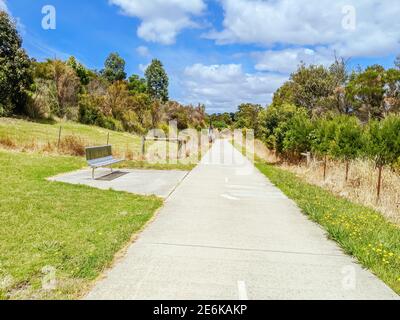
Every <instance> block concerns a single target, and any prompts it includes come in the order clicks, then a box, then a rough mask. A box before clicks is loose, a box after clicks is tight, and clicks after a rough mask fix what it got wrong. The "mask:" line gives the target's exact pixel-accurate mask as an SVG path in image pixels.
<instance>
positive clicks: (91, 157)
mask: <svg viewBox="0 0 400 320" xmlns="http://www.w3.org/2000/svg"><path fill="white" fill-rule="evenodd" d="M85 150H86V161H87V162H88V164H89V166H90V167H91V168H92V179H94V170H95V169H97V168H101V167H110V168H111V172H113V169H112V167H111V166H112V165H113V164H116V163H119V162H122V161H124V160H123V159H115V158H114V157H113V156H112V149H111V146H110V145H108V146H100V147H88V148H86V149H85Z"/></svg>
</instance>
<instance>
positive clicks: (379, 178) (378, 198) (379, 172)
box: [376, 165, 383, 202]
mask: <svg viewBox="0 0 400 320" xmlns="http://www.w3.org/2000/svg"><path fill="white" fill-rule="evenodd" d="M382 170H383V166H382V165H380V166H379V167H378V185H377V187H376V190H377V191H376V202H378V201H379V200H380V198H381V188H382Z"/></svg>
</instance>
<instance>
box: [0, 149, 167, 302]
mask: <svg viewBox="0 0 400 320" xmlns="http://www.w3.org/2000/svg"><path fill="white" fill-rule="evenodd" d="M84 165H85V162H84V161H83V160H82V159H79V158H75V157H60V156H43V155H40V154H25V153H17V152H3V151H0V168H1V175H0V221H1V224H0V299H24V298H40V299H42V298H44V299H73V298H77V297H79V296H80V295H81V294H82V293H83V292H84V291H85V290H86V288H87V287H88V286H89V285H90V284H91V283H92V281H93V280H94V279H95V278H96V277H97V276H98V275H99V274H100V273H101V271H103V270H104V269H105V268H106V267H107V266H109V265H110V263H111V262H112V260H113V258H114V256H115V253H116V252H118V251H119V250H120V249H122V248H123V247H124V246H125V245H126V244H127V243H128V242H129V240H130V239H131V237H132V235H134V234H135V233H136V232H138V231H139V230H141V228H142V227H143V226H144V225H145V224H146V222H148V221H149V219H150V218H151V217H152V216H153V214H154V213H155V211H156V210H157V209H158V208H159V207H160V206H161V205H162V201H161V200H160V199H158V198H156V197H144V196H136V195H132V194H128V193H123V192H116V191H111V190H108V191H104V190H98V189H95V188H90V187H86V186H76V185H68V184H63V183H58V182H49V181H47V180H45V179H46V178H47V177H50V176H54V175H57V174H59V173H62V172H67V171H71V170H75V169H79V168H81V167H82V166H84ZM46 266H51V267H53V268H55V270H56V279H57V286H56V289H55V290H43V289H42V280H43V279H44V278H43V277H44V273H43V271H45V270H44V269H43V268H44V267H46Z"/></svg>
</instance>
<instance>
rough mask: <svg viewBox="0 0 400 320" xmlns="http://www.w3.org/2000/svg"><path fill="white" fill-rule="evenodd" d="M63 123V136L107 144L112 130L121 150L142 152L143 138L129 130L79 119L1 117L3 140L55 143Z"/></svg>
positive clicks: (20, 143)
mask: <svg viewBox="0 0 400 320" xmlns="http://www.w3.org/2000/svg"><path fill="white" fill-rule="evenodd" d="M60 126H61V127H62V131H61V137H62V138H63V137H68V136H75V137H77V138H79V139H80V140H82V141H83V142H84V143H85V144H86V145H104V144H106V143H107V136H108V134H110V138H109V143H110V144H112V145H113V148H114V149H115V151H117V152H118V153H120V154H122V153H125V152H126V151H127V150H129V151H130V152H132V153H134V154H139V153H140V150H141V138H140V137H139V136H136V135H132V134H129V133H126V132H116V131H111V130H107V129H103V128H100V127H96V126H87V125H83V124H80V123H76V122H72V121H66V122H61V123H57V122H55V123H39V122H32V121H26V120H22V119H14V118H0V140H4V141H5V142H8V143H10V141H11V143H13V144H14V145H16V146H21V147H24V146H27V147H31V146H37V147H41V146H46V145H48V144H49V143H50V144H56V143H57V141H58V135H59V130H60Z"/></svg>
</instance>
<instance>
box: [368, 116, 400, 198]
mask: <svg viewBox="0 0 400 320" xmlns="http://www.w3.org/2000/svg"><path fill="white" fill-rule="evenodd" d="M399 132H400V117H399V116H394V115H391V116H389V117H387V118H385V119H384V120H382V121H377V120H371V121H370V122H369V123H368V126H367V130H366V134H365V144H366V148H365V151H364V152H365V155H366V156H367V157H368V158H370V159H372V160H374V161H375V164H376V166H377V168H378V183H377V199H378V200H379V198H380V193H381V186H382V170H383V167H384V166H386V165H389V166H391V167H393V166H394V165H395V164H396V163H398V161H399V158H400V135H399Z"/></svg>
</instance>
